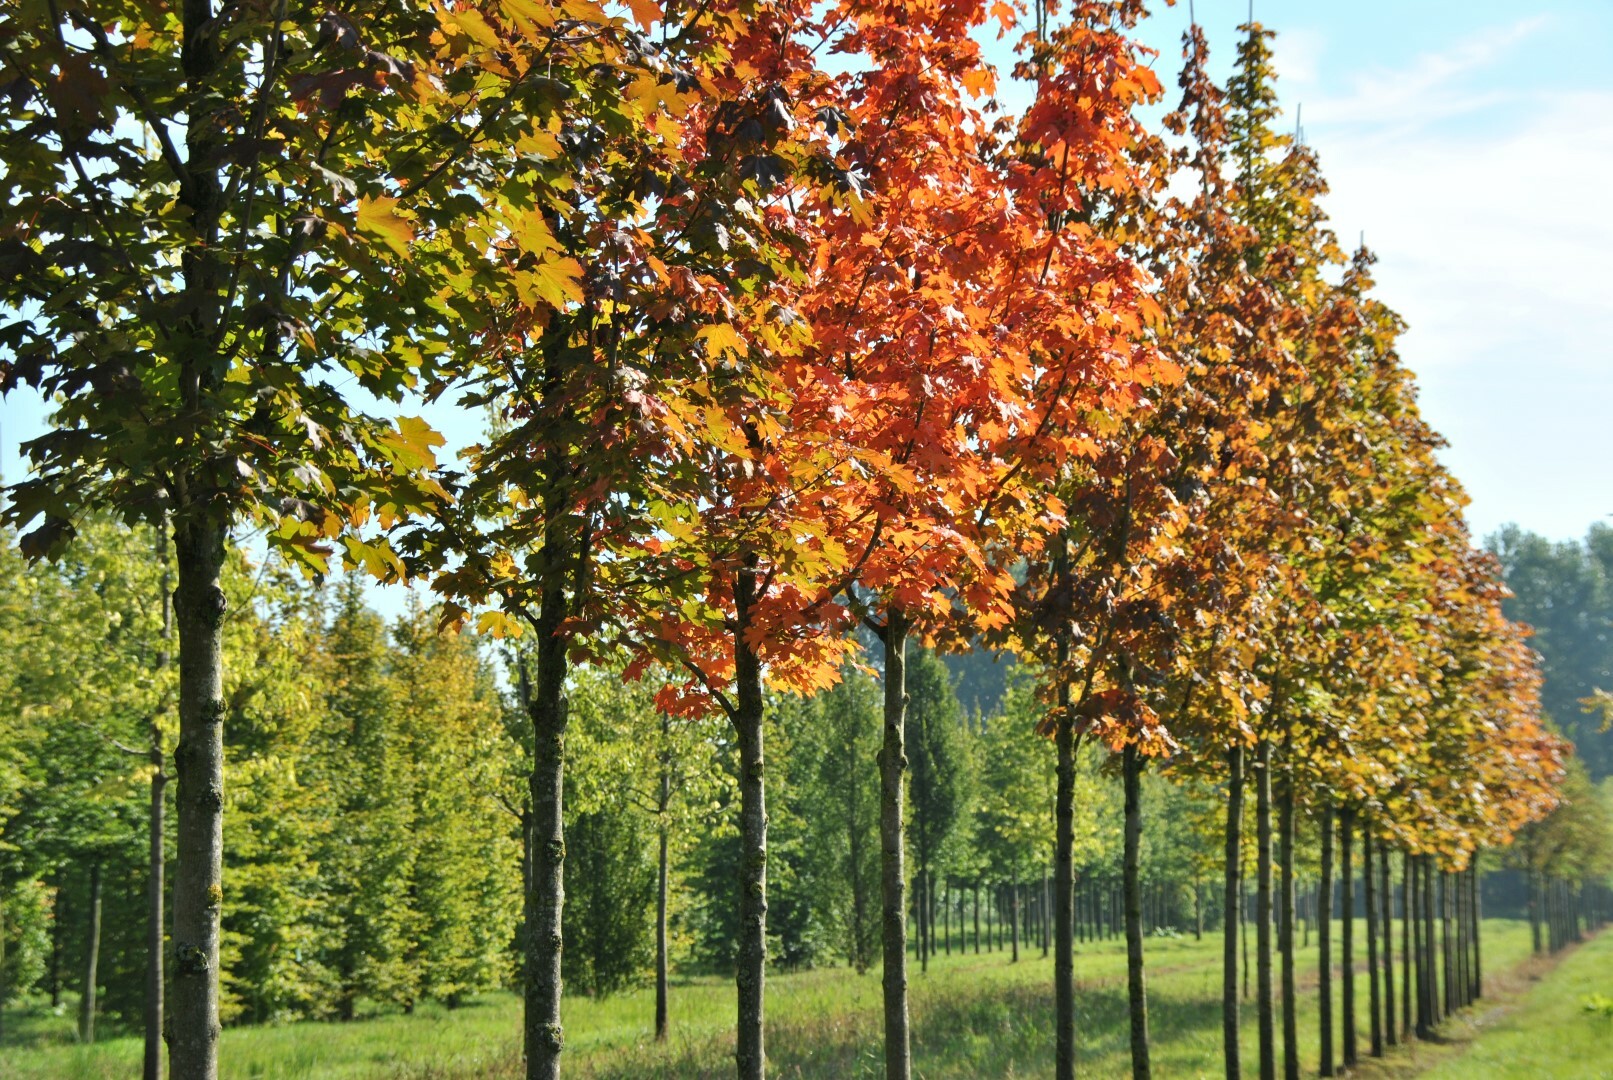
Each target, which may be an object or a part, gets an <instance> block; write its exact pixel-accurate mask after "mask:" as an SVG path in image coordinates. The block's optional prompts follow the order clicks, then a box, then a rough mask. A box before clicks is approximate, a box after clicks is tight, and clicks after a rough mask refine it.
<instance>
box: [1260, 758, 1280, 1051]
mask: <svg viewBox="0 0 1613 1080" xmlns="http://www.w3.org/2000/svg"><path fill="white" fill-rule="evenodd" d="M1255 757H1256V768H1257V769H1258V771H1259V772H1258V775H1257V776H1256V778H1255V819H1256V820H1255V845H1256V866H1257V871H1256V872H1257V874H1258V875H1259V877H1258V880H1257V882H1256V886H1255V953H1256V960H1255V963H1256V965H1257V970H1256V973H1255V975H1256V979H1255V982H1256V991H1255V993H1256V1001H1255V1014H1256V1016H1257V1018H1258V1019H1259V1023H1260V1080H1276V1078H1277V1047H1276V1030H1275V1029H1276V1024H1275V1015H1274V1014H1275V1011H1276V1010H1275V1005H1276V1003H1275V1001H1274V999H1273V988H1272V977H1271V976H1272V971H1271V967H1272V964H1271V960H1272V941H1271V913H1272V902H1271V901H1272V896H1271V894H1272V885H1273V882H1272V862H1271V839H1272V837H1271V743H1269V742H1267V741H1266V740H1265V739H1261V740H1260V742H1259V744H1258V746H1257V749H1256V751H1255Z"/></svg>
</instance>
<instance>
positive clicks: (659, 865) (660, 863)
mask: <svg viewBox="0 0 1613 1080" xmlns="http://www.w3.org/2000/svg"><path fill="white" fill-rule="evenodd" d="M670 798H671V777H670V776H669V775H668V774H667V772H666V770H665V769H663V770H662V772H661V799H662V808H661V814H662V821H661V823H660V827H659V828H658V829H657V830H656V831H657V832H658V833H659V834H660V835H659V836H658V837H657V838H656V862H655V1041H656V1042H662V1043H664V1042H666V1036H667V989H668V987H667V974H668V973H667V940H666V901H667V869H668V866H667V824H666V820H665V815H666V802H667V801H668V800H669V799H670Z"/></svg>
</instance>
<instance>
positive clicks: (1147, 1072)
mask: <svg viewBox="0 0 1613 1080" xmlns="http://www.w3.org/2000/svg"><path fill="white" fill-rule="evenodd" d="M1121 766H1122V771H1123V772H1124V774H1125V777H1124V779H1125V789H1126V823H1125V855H1124V864H1123V872H1124V876H1125V880H1124V883H1123V888H1124V889H1125V905H1126V999H1127V1003H1128V1006H1129V1009H1130V1013H1131V1075H1132V1080H1148V1078H1149V1077H1150V1076H1152V1075H1153V1072H1152V1069H1151V1066H1150V1063H1149V1059H1148V989H1147V985H1146V983H1145V982H1144V979H1143V925H1142V889H1141V885H1140V882H1139V881H1138V870H1139V859H1140V856H1141V854H1142V835H1143V812H1142V775H1143V760H1142V754H1141V753H1140V752H1139V751H1138V749H1137V745H1136V744H1135V743H1127V744H1126V748H1125V750H1124V751H1123V753H1122V758H1121Z"/></svg>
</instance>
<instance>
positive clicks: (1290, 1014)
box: [1277, 772, 1299, 1080]
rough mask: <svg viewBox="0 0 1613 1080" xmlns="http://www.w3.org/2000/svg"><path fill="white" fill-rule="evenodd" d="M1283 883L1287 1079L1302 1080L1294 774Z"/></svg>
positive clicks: (1285, 811)
mask: <svg viewBox="0 0 1613 1080" xmlns="http://www.w3.org/2000/svg"><path fill="white" fill-rule="evenodd" d="M1278 831H1279V833H1280V839H1281V848H1280V849H1279V850H1280V857H1281V859H1282V865H1281V868H1280V869H1281V879H1280V891H1279V897H1278V899H1279V907H1280V908H1281V912H1280V915H1279V919H1280V921H1279V923H1278V941H1277V948H1278V952H1279V954H1280V955H1281V957H1282V992H1283V1078H1284V1080H1299V983H1298V980H1297V979H1296V978H1295V976H1294V908H1295V901H1294V836H1295V829H1294V780H1293V775H1292V772H1290V773H1289V774H1288V775H1287V776H1285V777H1284V778H1283V787H1282V796H1281V798H1280V800H1279V804H1278Z"/></svg>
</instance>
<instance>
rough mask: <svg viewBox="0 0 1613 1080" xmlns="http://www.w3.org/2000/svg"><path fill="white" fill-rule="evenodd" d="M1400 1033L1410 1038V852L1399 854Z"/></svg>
mask: <svg viewBox="0 0 1613 1080" xmlns="http://www.w3.org/2000/svg"><path fill="white" fill-rule="evenodd" d="M1400 877H1401V881H1400V1035H1401V1037H1402V1038H1404V1039H1409V1038H1411V1030H1412V1029H1411V1014H1412V982H1411V969H1412V940H1411V930H1412V921H1413V919H1412V913H1411V912H1412V902H1411V892H1412V889H1411V882H1412V870H1411V852H1410V851H1405V852H1402V853H1401V856H1400Z"/></svg>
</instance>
